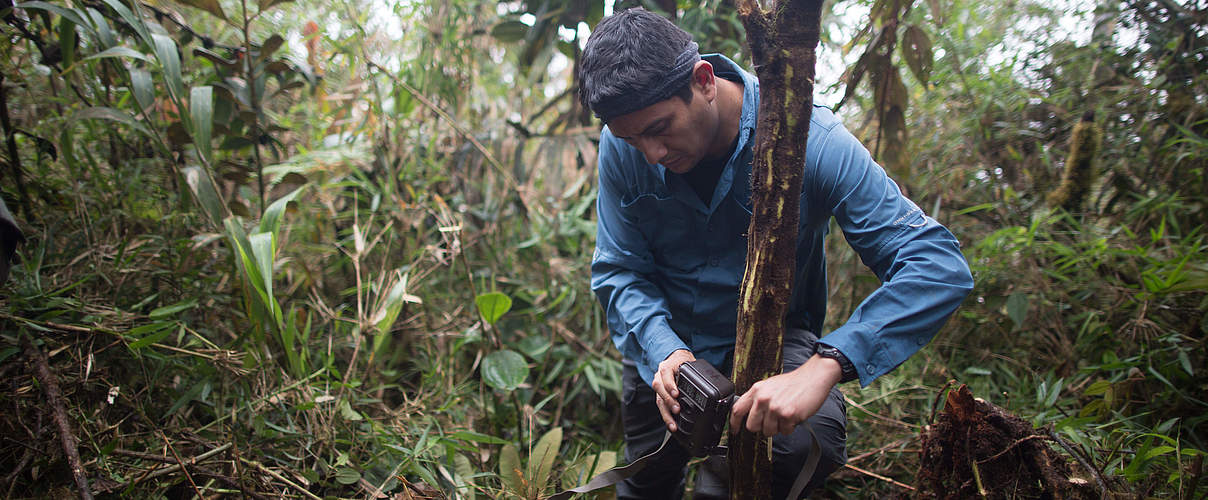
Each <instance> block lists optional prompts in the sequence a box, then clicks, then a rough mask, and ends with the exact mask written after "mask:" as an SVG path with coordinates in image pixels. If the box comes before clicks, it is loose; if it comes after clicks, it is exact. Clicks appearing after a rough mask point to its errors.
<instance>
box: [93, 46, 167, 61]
mask: <svg viewBox="0 0 1208 500" xmlns="http://www.w3.org/2000/svg"><path fill="white" fill-rule="evenodd" d="M107 57H129V58H131V59H138V60H139V61H147V62H151V58H150V57H147V54H144V53H142V52H139V51H137V50H134V49H132V48H129V47H124V46H121V45H118V46H116V47H109V48H108V49H105V50H103V51H101V52H97V53H96V54H93V55H90V56H88V57H85V58H84V59H83V60H84V61H91V60H93V59H104V58H107Z"/></svg>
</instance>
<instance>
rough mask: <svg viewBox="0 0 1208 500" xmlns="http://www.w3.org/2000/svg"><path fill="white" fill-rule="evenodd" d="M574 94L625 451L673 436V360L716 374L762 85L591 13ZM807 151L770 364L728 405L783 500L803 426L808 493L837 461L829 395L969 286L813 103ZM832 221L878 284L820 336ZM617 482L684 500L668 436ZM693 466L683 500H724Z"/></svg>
mask: <svg viewBox="0 0 1208 500" xmlns="http://www.w3.org/2000/svg"><path fill="white" fill-rule="evenodd" d="M580 64H581V65H580V70H579V78H580V80H579V81H580V97H581V99H582V100H583V102H584V103H585V104H586V105H587V106H588V107H589V108H590V109H591V110H592V111H593V112H594V113H595V115H596V116H597V117H599V118H600V119H601V120H602V121H603V122H604V123H605V124H606V127H605V128H604V129H603V131H602V132H601V134H600V151H599V155H600V157H599V199H598V201H597V217H598V224H599V230H598V233H597V237H596V238H597V240H596V250H595V255H594V256H593V258H592V289H593V290H594V291H595V292H596V294H597V296H598V297H599V299H600V303H601V304H602V305H603V306H604V309H605V311H606V315H607V320H608V325H609V329H610V331H611V333H612V337H613V340H614V341H615V343H616V346H617V348H618V349H619V350H620V351H621V354H622V355H623V357H624V394H623V408H622V416H623V420H624V427H625V440H626V456H627V458H628V459H629V460H630V461H633V460H634V459H636V458H638V457H640V456H642V455H644V454H647V453H649V452H651V451H653V450H654V449H655V447H657V446H658V445H659V443H660V442H661V440H662V437H663V434H664V432H665V431H666V430H674V428H675V421H674V414H675V413H677V412H678V411H679V408H678V406H677V405H676V404H675V398H676V397H677V396H678V391H677V388H676V386H675V376H676V373H677V372H678V369H679V366H680V365H681V364H682V363H684V362H686V361H691V360H694V359H697V358H702V359H705V360H707V361H708V362H709V363H710V364H712V365H713V366H715V367H717V368H718V369H719V370H721V371H722V373H725V374H727V375H729V373H730V370H731V365H732V363H733V360H732V356H733V350H734V342H735V339H734V335H735V333H734V332H735V323H736V307H737V306H736V304H737V297H738V288H739V283H740V282H741V280H742V275H743V271H744V266H745V260H746V235H745V232H746V230H747V226H748V224H749V221H750V215H751V207H750V168H751V166H750V165H751V154H752V153H751V148H752V145H753V144H754V140H753V138H752V136H753V135H754V133H755V124H756V113H757V110H758V100H759V82H758V80H757V79H756V78H755V76H754V75H752V74H750V73H747V72H745V71H743V70H742V69H741V68H739V67H738V66H737V65H735V64H734V63H733V62H732V61H730V60H729V59H727V58H725V57H723V56H720V55H706V56H704V57H703V58H702V57H701V56H700V55H699V54H698V53H697V45H696V43H694V42H692V37H691V36H690V35H688V34H687V33H685V32H684V31H682V30H680V29H679V28H677V27H676V26H675V25H674V24H672V23H671V22H670V21H668V20H666V19H664V18H662V17H660V16H658V15H656V14H653V13H650V12H648V11H645V10H642V9H632V10H627V11H623V12H620V13H617V14H616V15H613V16H610V17H609V18H607V19H605V20H603V21H602V22H600V24H599V25H598V26H597V27H596V30H595V31H594V32H593V33H592V35H591V37H590V38H589V39H588V42H587V45H586V47H585V48H584V51H583V56H582V59H581V61H580ZM802 146H803V147H806V164H805V165H803V166H802V167H803V168H804V169H805V170H804V186H803V189H802V194H801V222H800V232H799V235H798V251H797V268H796V273H795V277H794V283H795V288H794V293H793V297H792V300H791V302H790V306H789V313H788V315H787V317H786V318H785V321H786V322H785V325H786V335H785V339H784V340H785V345H784V371H783V373H782V374H781V375H777V376H775V377H772V378H769V379H767V380H764V381H761V382H759V383H758V384H756V385H755V386H754V387H752V389H751V390H750V391H748V392H747V393H746V394H743V395H742V396H741V397H740V398H739V400H738V401H736V402H735V404H734V408H733V411H732V416H731V425H744V426H745V427H746V428H747V429H748V430H750V431H752V432H760V433H763V434H765V435H774V436H775V437H774V438H773V453H774V459H773V468H774V471H773V477H774V480H773V493H774V494H775V495H776V498H783V497H784V496H786V495H787V494H788V491H789V488H790V487H791V485H792V483H793V481H794V479H795V478H796V475H797V474H798V472H799V471H800V470H801V467H802V464H803V463H804V462H805V460H806V458H807V457H808V454H809V450H810V448H811V442H812V437H811V434H810V432H809V431H808V429H807V428H806V426H803V425H800V424H801V423H802V422H804V421H806V420H807V419H808V421H809V423H810V426H811V427H812V428H813V430H814V431H815V434H816V435H817V439H818V441H819V445H820V447H821V449H822V457H821V461H820V463H819V466H818V468H817V471H816V472H815V474H814V476H813V477H812V478H811V480H810V483H809V485H808V487H807V491H808V489H810V488H815V487H817V486H819V485H821V484H822V482H823V480H824V479H825V477H826V476H827V475H828V474H830V472H832V471H833V470H835V468H837V467H839V466H841V465H842V464H843V463H844V462H845V461H846V457H847V455H846V450H845V445H844V443H845V440H846V430H845V429H846V410H845V408H844V403H843V397H842V395H841V394H840V393H839V391H838V389H837V387H836V386H837V384H838V383H840V382H844V381H848V380H855V379H857V378H858V379H859V380H860V382H861V384H862V385H865V386H867V385H868V384H869V383H871V382H872V381H873V380H874V379H876V378H877V377H879V376H881V375H883V374H885V373H886V372H888V371H890V370H892V369H893V368H895V367H896V366H898V365H899V364H901V363H902V362H903V361H904V360H905V359H906V358H907V357H909V356H910V355H912V354H913V353H914V352H916V351H917V350H918V349H919V348H921V347H922V346H923V345H925V344H926V343H927V342H928V341H929V340H930V339H931V337H932V336H933V335H934V334H935V332H936V331H937V330H938V329H939V328H940V326H941V325H942V324H943V323H944V322H945V321H946V320H947V318H948V316H949V315H951V313H952V312H953V311H954V310H955V309H956V307H957V305H958V304H959V303H960V302H961V300H962V299H963V298H964V297H965V295H966V294H967V293H968V291H969V290H970V289H971V288H972V286H973V283H972V278H971V276H970V274H969V268H968V265H967V263H966V262H965V260H964V257H963V256H962V255H961V253H960V248H959V243H958V242H957V241H956V239H955V238H954V237H953V236H952V234H951V233H949V232H948V231H947V230H946V229H944V227H943V226H941V225H940V224H939V223H937V222H936V221H935V220H934V219H931V218H930V217H927V216H926V215H925V214H923V212H922V211H921V210H920V209H919V208H918V207H917V206H916V205H915V204H914V203H913V202H912V201H910V200H909V199H907V198H906V197H904V196H903V195H902V193H901V191H900V190H899V189H898V187H897V185H896V184H894V183H893V181H891V180H890V179H889V178H888V177H886V175H885V172H884V170H883V169H882V168H881V167H879V166H878V165H877V164H876V163H874V162H873V161H872V159H871V157H870V156H869V154H868V151H867V150H866V149H865V148H864V147H863V146H862V145H861V144H860V143H859V142H858V141H857V140H856V139H855V138H854V137H853V136H852V135H851V134H850V133H849V132H848V131H847V130H846V129H844V128H843V126H842V125H841V124H840V123H839V122H838V120H837V119H836V117H835V115H834V114H833V113H831V111H830V110H828V109H826V108H823V107H815V108H814V112H813V119H812V121H811V124H810V134H809V143H808V144H807V145H802ZM832 216H833V217H834V218H835V220H836V221H837V222H838V225H839V227H840V228H841V229H842V230H843V233H844V236H845V237H846V238H847V241H848V243H849V244H850V245H851V246H852V247H853V248H854V249H855V250H856V251H857V252H858V253H859V254H860V257H861V259H862V260H863V262H864V263H865V264H866V265H868V266H869V268H871V269H872V270H873V271H874V272H875V273H876V275H877V276H878V277H879V278H880V279H881V281H882V286H881V287H880V288H879V289H878V290H876V291H875V292H874V293H872V294H871V295H870V296H869V297H868V298H867V299H865V301H864V302H863V303H862V304H860V306H859V307H858V308H857V309H856V310H855V312H854V313H853V314H852V316H851V318H849V320H848V321H847V323H846V324H844V325H843V326H842V327H840V328H839V329H837V330H835V331H833V332H831V333H830V334H829V335H827V336H826V337H824V338H823V339H822V340H818V339H817V337H816V336H815V333H816V332H820V331H821V328H822V325H823V319H824V314H825V311H826V293H827V287H826V261H825V256H824V254H823V240H824V237H825V236H826V233H827V230H828V226H829V220H830V218H831V217H832ZM668 446H669V447H670V449H669V450H668V451H665V452H664V455H663V456H662V459H661V460H659V461H658V462H657V463H652V464H650V465H648V466H647V467H646V468H645V469H644V470H643V471H642V472H641V473H639V474H637V475H636V476H634V477H631V478H629V479H627V480H626V481H625V482H624V483H622V484H619V485H618V486H617V494H618V497H619V498H648V499H667V498H679V497H680V496H681V495H682V493H683V483H684V480H683V478H684V469H685V464H686V463H687V460H688V458H689V457H688V456H687V454H686V452H685V451H684V450H683V449H682V448H681V447H679V446H678V445H676V444H675V442H674V441H673V442H671V443H668ZM719 469H721V468H720V467H703V468H702V470H701V471H700V473H699V474H698V477H697V481H696V491H695V493H696V498H707V497H725V496H726V494H727V493H726V485H725V481H726V471H724V470H719Z"/></svg>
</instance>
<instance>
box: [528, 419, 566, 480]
mask: <svg viewBox="0 0 1208 500" xmlns="http://www.w3.org/2000/svg"><path fill="white" fill-rule="evenodd" d="M561 447H562V428H561V427H554V428H553V429H550V431H549V432H547V433H545V435H544V436H541V439H539V440H537V445H536V446H534V447H533V454H532V456H530V457H529V463H528V466H529V470H530V473H531V474H532V475H531V476H529V482H530V483H531V484H532V485H533V491H535V492H538V493H540V492H541V490H543V489H545V485H546V484H549V480H550V472H551V471H553V469H554V459H555V458H557V457H558V450H559V449H560V448H561Z"/></svg>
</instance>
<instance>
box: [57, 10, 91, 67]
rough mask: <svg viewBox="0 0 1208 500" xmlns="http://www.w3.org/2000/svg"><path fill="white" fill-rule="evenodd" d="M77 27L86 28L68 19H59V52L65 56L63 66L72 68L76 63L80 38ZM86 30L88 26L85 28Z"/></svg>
mask: <svg viewBox="0 0 1208 500" xmlns="http://www.w3.org/2000/svg"><path fill="white" fill-rule="evenodd" d="M76 26H84V25H81V24H79V23H77V22H74V21H72V20H70V19H67V18H66V17H60V18H59V52H60V53H61V54H63V64H65V65H67V66H70V65H72V64H75V62H76V46H77V45H78V44H79V42H80V36H79V34H78V33H76ZM84 27H85V28H86V27H87V26H84Z"/></svg>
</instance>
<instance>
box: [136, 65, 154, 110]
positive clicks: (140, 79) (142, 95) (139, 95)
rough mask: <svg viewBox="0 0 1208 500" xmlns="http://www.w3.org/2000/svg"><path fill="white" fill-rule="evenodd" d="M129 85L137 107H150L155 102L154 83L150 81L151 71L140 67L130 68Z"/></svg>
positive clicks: (144, 108)
mask: <svg viewBox="0 0 1208 500" xmlns="http://www.w3.org/2000/svg"><path fill="white" fill-rule="evenodd" d="M130 87H131V89H132V90H133V91H134V100H135V101H137V102H138V107H139V109H142V110H148V109H151V105H152V104H154V103H155V84H154V83H152V82H151V73H148V72H147V70H145V69H142V68H130Z"/></svg>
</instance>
